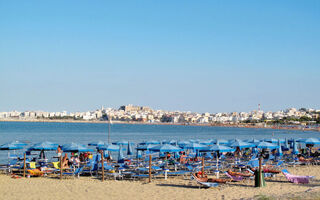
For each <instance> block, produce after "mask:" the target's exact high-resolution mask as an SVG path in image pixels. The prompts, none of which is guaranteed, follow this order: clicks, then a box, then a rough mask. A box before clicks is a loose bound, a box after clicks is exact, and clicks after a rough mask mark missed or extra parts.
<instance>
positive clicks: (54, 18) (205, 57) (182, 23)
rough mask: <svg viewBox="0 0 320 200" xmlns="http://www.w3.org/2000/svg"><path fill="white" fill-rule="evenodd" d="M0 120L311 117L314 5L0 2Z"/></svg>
mask: <svg viewBox="0 0 320 200" xmlns="http://www.w3.org/2000/svg"><path fill="white" fill-rule="evenodd" d="M0 78H1V83H0V99H1V100H0V111H10V110H20V111H23V110H46V111H62V110H67V111H86V110H93V109H96V108H98V107H100V106H101V105H103V106H105V107H114V108H117V107H118V106H120V105H125V104H135V105H146V106H150V107H152V108H155V109H165V110H183V111H196V112H205V111H208V112H231V111H250V110H253V109H256V108H257V105H258V104H259V103H260V104H261V107H262V109H263V110H265V111H269V110H273V111H275V110H280V109H285V108H288V107H298V108H300V107H312V108H318V109H320V92H319V91H320V89H319V85H320V84H319V83H320V1H317V0H310V1H295V0H282V1H278V0H277V1H276V0H274V1H271V0H268V1H255V0H251V1H246V0H243V1H238V0H230V1H222V0H221V1H213V0H208V1H182V0H181V1H150V0H138V1H79V0H77V1H75V0H68V1H40V0H39V1H34V0H28V1H5V0H0Z"/></svg>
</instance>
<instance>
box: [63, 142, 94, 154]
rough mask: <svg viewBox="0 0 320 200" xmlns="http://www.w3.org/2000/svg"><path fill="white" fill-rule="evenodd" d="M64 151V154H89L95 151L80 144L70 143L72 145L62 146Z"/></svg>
mask: <svg viewBox="0 0 320 200" xmlns="http://www.w3.org/2000/svg"><path fill="white" fill-rule="evenodd" d="M62 151H64V152H89V151H91V152H92V151H93V150H92V149H89V148H87V147H86V146H85V145H83V144H78V143H74V142H72V143H70V144H65V145H63V146H62Z"/></svg>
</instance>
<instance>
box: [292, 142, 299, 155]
mask: <svg viewBox="0 0 320 200" xmlns="http://www.w3.org/2000/svg"><path fill="white" fill-rule="evenodd" d="M292 154H294V155H298V154H299V150H298V146H297V142H296V140H293V150H292Z"/></svg>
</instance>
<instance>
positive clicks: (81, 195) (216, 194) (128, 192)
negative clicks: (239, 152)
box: [0, 166, 320, 200]
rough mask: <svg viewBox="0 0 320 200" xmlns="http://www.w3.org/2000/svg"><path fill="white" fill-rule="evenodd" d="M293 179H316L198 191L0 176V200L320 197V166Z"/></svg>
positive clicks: (179, 181) (180, 184)
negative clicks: (303, 176) (299, 182)
mask: <svg viewBox="0 0 320 200" xmlns="http://www.w3.org/2000/svg"><path fill="white" fill-rule="evenodd" d="M289 171H290V172H291V173H293V174H297V175H310V176H316V178H315V179H314V180H313V181H312V182H311V183H310V184H304V185H303V184H299V185H298V184H293V183H290V182H287V181H286V179H285V177H284V176H283V175H281V174H280V175H278V177H276V178H272V179H271V180H267V181H266V184H267V186H266V187H264V188H255V187H254V181H253V180H249V181H245V182H233V183H228V184H220V186H218V187H216V188H209V189H199V187H198V185H197V183H196V182H195V181H190V180H185V179H183V178H182V177H175V178H169V179H168V180H164V179H157V180H152V183H147V182H146V181H126V180H120V181H115V180H106V181H104V182H101V180H99V179H97V178H92V177H81V178H80V179H77V178H67V179H63V180H59V179H57V178H54V177H52V178H49V177H40V178H20V179H14V178H11V177H10V176H7V175H0V199H25V200H27V199H54V200H57V199H76V200H81V199H85V200H93V199H126V200H128V199H161V200H167V199H201V200H204V199H252V198H256V199H259V198H262V197H269V198H272V199H290V198H295V199H296V198H298V199H316V198H317V197H320V195H319V196H318V194H320V179H319V178H320V166H300V167H295V168H289Z"/></svg>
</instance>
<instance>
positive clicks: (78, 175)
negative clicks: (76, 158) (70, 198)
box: [62, 166, 84, 178]
mask: <svg viewBox="0 0 320 200" xmlns="http://www.w3.org/2000/svg"><path fill="white" fill-rule="evenodd" d="M83 168H84V166H82V167H79V168H77V169H76V170H75V171H74V172H63V173H62V174H63V175H69V176H73V177H76V176H77V177H78V178H79V177H80V174H81V173H82V170H83Z"/></svg>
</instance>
